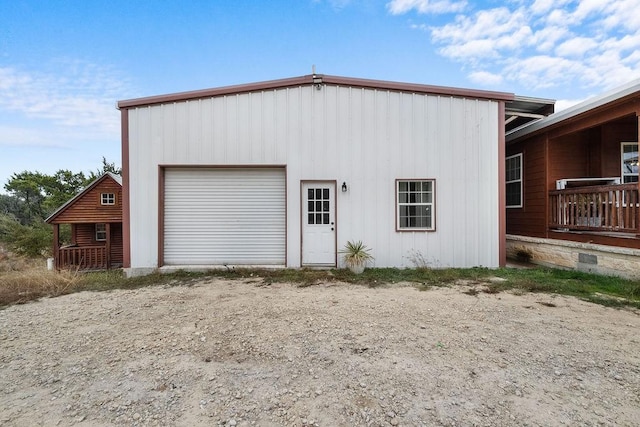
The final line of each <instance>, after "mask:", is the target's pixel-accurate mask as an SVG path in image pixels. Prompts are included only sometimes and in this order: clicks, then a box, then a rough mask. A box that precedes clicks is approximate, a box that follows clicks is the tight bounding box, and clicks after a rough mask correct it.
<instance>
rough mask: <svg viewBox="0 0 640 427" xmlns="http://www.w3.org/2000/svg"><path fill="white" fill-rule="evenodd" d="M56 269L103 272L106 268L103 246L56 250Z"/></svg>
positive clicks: (105, 253)
mask: <svg viewBox="0 0 640 427" xmlns="http://www.w3.org/2000/svg"><path fill="white" fill-rule="evenodd" d="M56 268H57V269H59V270H60V269H70V268H72V269H78V270H94V269H95V270H103V269H106V268H108V266H107V249H106V247H105V246H67V247H62V248H60V249H59V250H58V257H57V258H56Z"/></svg>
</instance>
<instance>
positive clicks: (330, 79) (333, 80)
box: [118, 74, 514, 109]
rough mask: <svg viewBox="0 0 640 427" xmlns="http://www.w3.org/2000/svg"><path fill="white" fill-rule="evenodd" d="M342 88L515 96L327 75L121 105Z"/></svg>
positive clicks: (121, 104)
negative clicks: (316, 87) (303, 88)
mask: <svg viewBox="0 0 640 427" xmlns="http://www.w3.org/2000/svg"><path fill="white" fill-rule="evenodd" d="M322 84H332V85H342V86H353V87H360V88H370V89H383V90H391V91H399V92H412V93H428V94H436V95H448V96H459V97H465V98H477V99H491V100H498V101H510V100H513V99H514V94H512V93H506V92H493V91H485V90H475V89H463V88H454V87H445V86H429V85H423V84H415V83H400V82H391V81H384V80H369V79H358V78H352V77H340V76H330V75H326V74H308V75H305V76H300V77H291V78H287V79H280V80H269V81H264V82H258V83H249V84H241V85H235V86H224V87H219V88H213V89H204V90H196V91H191V92H179V93H173V94H167V95H159V96H150V97H145V98H136V99H129V100H124V101H118V109H121V108H135V107H141V106H148V105H154V104H162V103H169V102H179V101H188V100H192V99H201V98H209V97H214V96H223V95H231V94H238V93H246V92H255V91H263V90H273V89H281V88H287V87H296V86H310V85H322Z"/></svg>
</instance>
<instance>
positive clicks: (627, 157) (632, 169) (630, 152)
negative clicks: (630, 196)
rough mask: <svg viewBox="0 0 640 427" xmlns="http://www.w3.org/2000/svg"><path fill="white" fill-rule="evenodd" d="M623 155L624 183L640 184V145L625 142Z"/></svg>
mask: <svg viewBox="0 0 640 427" xmlns="http://www.w3.org/2000/svg"><path fill="white" fill-rule="evenodd" d="M620 151H621V153H622V158H621V161H622V166H621V167H622V183H623V184H626V183H629V182H638V143H637V142H623V143H621V148H620Z"/></svg>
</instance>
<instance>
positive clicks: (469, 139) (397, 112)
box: [130, 86, 498, 267]
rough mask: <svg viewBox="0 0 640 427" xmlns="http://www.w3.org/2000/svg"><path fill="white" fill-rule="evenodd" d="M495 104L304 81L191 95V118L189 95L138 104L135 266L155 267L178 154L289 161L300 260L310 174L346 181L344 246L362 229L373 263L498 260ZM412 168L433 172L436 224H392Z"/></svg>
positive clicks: (295, 251) (293, 260)
mask: <svg viewBox="0 0 640 427" xmlns="http://www.w3.org/2000/svg"><path fill="white" fill-rule="evenodd" d="M454 99H455V100H459V101H454ZM209 104H210V107H209V106H208V105H209ZM497 105H498V104H497V102H493V101H486V100H480V101H476V100H463V99H460V98H452V97H448V96H438V95H423V94H411V93H402V92H396V91H381V90H377V91H376V90H373V89H353V88H350V87H346V86H325V87H323V88H322V90H320V91H318V90H316V89H315V88H313V87H310V86H309V87H307V86H305V87H294V88H285V89H277V90H273V91H265V92H259V93H258V92H256V93H254V94H238V95H226V96H220V97H215V98H211V99H210V100H202V101H200V102H199V103H194V102H192V103H190V105H189V108H188V111H192V110H191V108H195V109H201V110H202V111H201V112H195V113H194V115H193V116H192V114H191V113H187V107H186V103H184V102H179V103H168V104H166V105H160V106H155V107H151V108H148V107H147V108H136V109H131V110H130V138H131V140H130V163H131V165H132V167H131V200H130V202H131V211H132V214H131V216H132V218H131V221H132V222H131V226H132V236H131V240H132V248H131V251H132V267H155V266H157V260H156V256H157V243H156V242H157V214H156V212H155V211H156V210H155V208H154V207H155V206H157V197H158V194H157V191H156V188H157V180H158V165H159V164H164V165H171V164H181V163H182V164H198V165H249V164H260V165H263V164H278V165H282V164H286V165H287V179H288V181H289V182H288V188H289V194H288V197H287V199H286V202H287V207H286V209H287V211H288V213H289V216H288V222H287V224H288V227H289V233H288V234H287V237H288V241H287V244H288V253H287V257H288V259H287V265H289V266H292V267H296V266H299V263H300V259H299V258H300V218H299V217H300V214H299V212H300V194H299V193H300V190H299V189H300V180H303V179H304V180H312V179H324V180H326V179H336V180H337V182H338V187H340V185H341V184H342V182H343V181H345V182H347V184H348V186H349V191H348V192H347V193H342V192H341V191H338V194H337V195H336V196H337V197H336V201H337V214H338V218H337V224H338V227H337V232H338V235H337V237H338V247H341V246H342V245H343V244H344V243H345V242H346V241H347V240H353V239H362V240H363V241H364V242H365V243H367V244H368V245H370V246H372V247H373V251H374V254H375V255H376V260H375V263H376V265H377V266H411V265H412V264H411V261H410V259H409V258H408V257H409V256H410V254H411V252H412V251H420V252H421V253H422V255H423V256H424V257H425V258H426V259H428V260H429V261H430V262H431V263H432V265H433V266H442V267H444V266H449V265H455V266H460V267H465V266H466V267H469V266H472V265H486V266H497V264H498V259H497V250H498V228H497V221H498V212H497V209H498V192H497V179H498V178H497V141H498V128H497V126H498V107H497ZM194 117H196V118H194ZM181 121H182V124H181V123H180V122H181ZM185 123H186V124H185ZM192 128H193V129H192ZM243 128H250V129H243ZM456 135H462V136H461V137H459V138H457V137H456ZM456 154H461V155H462V161H461V162H457V161H456V159H455V155H456ZM461 171H462V172H461ZM461 173H462V175H461ZM412 177H413V178H435V179H436V186H437V205H436V209H437V231H436V232H435V233H398V232H396V231H395V188H394V181H395V179H396V178H412ZM150 207H151V208H150ZM459 221H462V223H463V225H462V227H458V226H457V224H458V222H459ZM494 252H495V255H494ZM460 254H462V255H460Z"/></svg>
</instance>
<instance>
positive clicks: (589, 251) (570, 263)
mask: <svg viewBox="0 0 640 427" xmlns="http://www.w3.org/2000/svg"><path fill="white" fill-rule="evenodd" d="M520 251H524V252H528V253H530V254H531V262H532V263H534V264H539V265H544V266H548V267H559V268H566V269H570V270H578V271H584V272H588V273H596V274H603V275H608V276H619V277H625V278H629V279H640V250H639V249H629V248H619V247H614V246H605V245H594V244H592V243H579V242H571V241H566V240H554V239H541V238H537V237H526V236H515V235H507V258H510V259H518V252H520Z"/></svg>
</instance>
